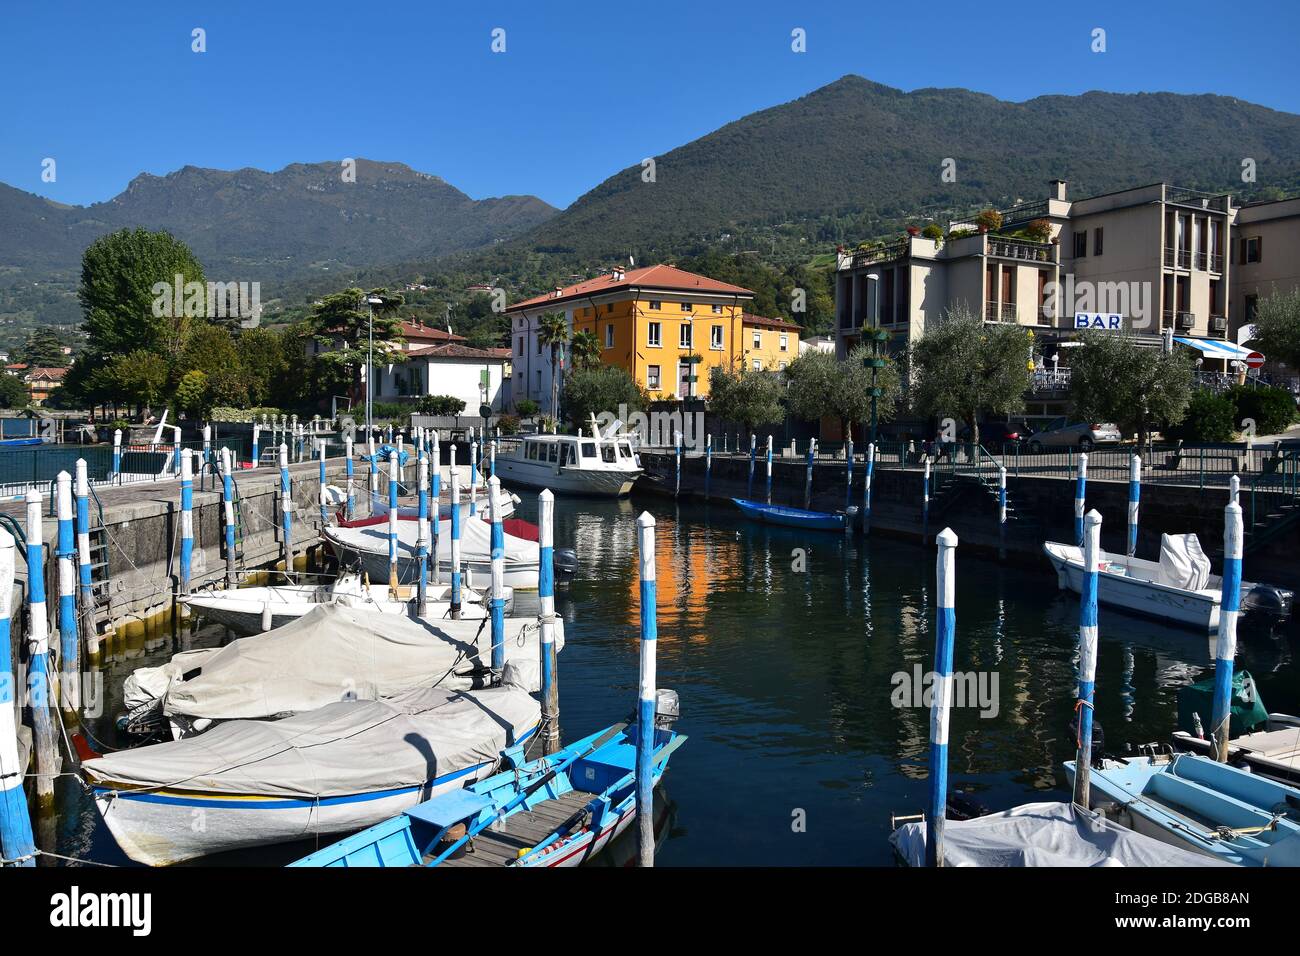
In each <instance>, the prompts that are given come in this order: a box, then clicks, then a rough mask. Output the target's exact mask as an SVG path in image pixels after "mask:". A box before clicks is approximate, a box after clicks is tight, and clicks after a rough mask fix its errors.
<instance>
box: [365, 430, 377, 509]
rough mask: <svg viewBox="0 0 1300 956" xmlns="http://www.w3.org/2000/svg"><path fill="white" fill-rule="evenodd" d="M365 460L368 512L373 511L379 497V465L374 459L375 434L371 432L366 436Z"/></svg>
mask: <svg viewBox="0 0 1300 956" xmlns="http://www.w3.org/2000/svg"><path fill="white" fill-rule="evenodd" d="M366 455H367V458H366V460H367V461H369V462H370V478H369V481H370V513H371V514H372V515H373V514H374V513H375V501H376V499H378V497H379V465H378V463H377V460H376V459H375V436H374V433H373V432H372V433H371V434H370V435H369V436H368V437H367V438H366Z"/></svg>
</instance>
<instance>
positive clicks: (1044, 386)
mask: <svg viewBox="0 0 1300 956" xmlns="http://www.w3.org/2000/svg"><path fill="white" fill-rule="evenodd" d="M1069 388H1070V370H1069V369H1068V368H1040V369H1035V370H1034V384H1033V390H1034V392H1035V393H1038V394H1043V393H1048V392H1065V391H1068V390H1069Z"/></svg>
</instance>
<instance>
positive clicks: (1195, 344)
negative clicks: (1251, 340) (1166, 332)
mask: <svg viewBox="0 0 1300 956" xmlns="http://www.w3.org/2000/svg"><path fill="white" fill-rule="evenodd" d="M1174 341H1175V342H1180V343H1182V344H1183V345H1186V346H1188V347H1189V348H1194V349H1196V350H1197V351H1198V352H1200V353H1201V354H1202V355H1205V356H1206V357H1207V358H1217V359H1227V360H1228V361H1234V360H1235V361H1241V362H1244V361H1246V359H1248V358H1249V357H1250V356H1252V355H1258V354H1259V353H1258V352H1256V351H1255V350H1254V349H1248V348H1246V347H1245V346H1244V345H1236V344H1234V343H1232V342H1229V341H1227V340H1226V339H1184V338H1180V337H1179V336H1177V335H1175V336H1174Z"/></svg>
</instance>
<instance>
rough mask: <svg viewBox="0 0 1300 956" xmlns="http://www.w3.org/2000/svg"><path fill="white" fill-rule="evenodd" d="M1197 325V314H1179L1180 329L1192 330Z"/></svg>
mask: <svg viewBox="0 0 1300 956" xmlns="http://www.w3.org/2000/svg"><path fill="white" fill-rule="evenodd" d="M1195 325H1196V313H1195V312H1179V313H1178V327H1179V328H1180V329H1190V328H1192V327H1193V326H1195Z"/></svg>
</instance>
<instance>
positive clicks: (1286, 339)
mask: <svg viewBox="0 0 1300 956" xmlns="http://www.w3.org/2000/svg"><path fill="white" fill-rule="evenodd" d="M1254 324H1255V337H1254V338H1253V339H1251V340H1250V341H1251V342H1252V343H1253V344H1254V347H1255V348H1257V349H1259V350H1260V351H1261V352H1263V353H1264V354H1265V355H1266V356H1268V357H1269V358H1270V359H1277V360H1278V361H1280V362H1285V363H1286V364H1287V365H1289V366H1291V367H1292V368H1293V369H1294V368H1300V288H1297V289H1288V290H1286V291H1285V292H1278V291H1276V290H1275V291H1273V292H1272V293H1270V294H1269V295H1268V296H1266V297H1265V298H1263V299H1260V300H1259V301H1258V303H1256V306H1255V323H1254Z"/></svg>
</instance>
